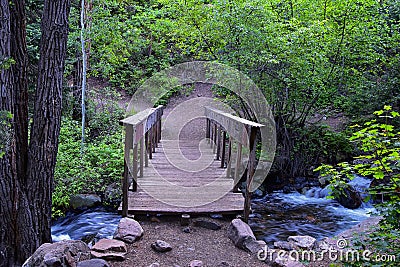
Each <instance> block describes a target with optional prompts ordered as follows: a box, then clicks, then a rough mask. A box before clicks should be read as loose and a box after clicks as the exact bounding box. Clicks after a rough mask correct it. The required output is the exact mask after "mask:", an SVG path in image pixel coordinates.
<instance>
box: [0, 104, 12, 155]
mask: <svg viewBox="0 0 400 267" xmlns="http://www.w3.org/2000/svg"><path fill="white" fill-rule="evenodd" d="M12 117H13V115H12V114H11V113H10V112H9V111H5V110H0V158H1V157H3V156H4V155H5V154H6V151H7V148H8V144H9V142H10V127H11V123H10V120H11V119H12Z"/></svg>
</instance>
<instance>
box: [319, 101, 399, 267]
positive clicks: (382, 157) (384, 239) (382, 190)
mask: <svg viewBox="0 0 400 267" xmlns="http://www.w3.org/2000/svg"><path fill="white" fill-rule="evenodd" d="M374 115H375V117H376V118H373V119H372V120H370V121H368V122H366V123H364V125H363V127H360V126H359V125H356V126H354V127H357V128H361V129H360V130H358V131H357V132H355V133H354V134H353V135H352V137H351V138H350V140H351V141H352V142H355V143H356V144H357V145H358V148H359V152H360V155H359V156H357V157H356V161H355V162H354V163H348V162H342V163H340V164H338V165H337V166H336V167H333V166H330V165H322V166H320V167H318V168H317V169H316V171H320V172H321V175H322V176H328V177H330V180H331V187H332V191H333V194H334V195H341V194H342V193H343V191H344V190H345V188H346V184H347V181H348V180H351V179H352V178H353V177H354V174H358V175H362V176H366V177H371V178H373V179H374V180H375V183H376V185H374V186H372V188H371V189H370V193H371V195H372V196H375V197H376V196H379V195H382V194H383V195H384V196H385V197H384V198H383V199H384V201H383V202H382V203H378V204H375V207H376V208H377V214H378V215H380V216H382V217H383V220H382V221H381V222H380V224H379V227H378V228H377V229H376V231H374V232H373V233H371V234H369V235H367V236H366V238H364V239H362V240H361V239H358V240H356V242H355V246H356V248H360V249H366V248H368V249H370V250H371V249H372V250H373V252H374V255H383V254H386V255H389V254H390V255H395V256H396V257H397V260H398V259H399V258H400V246H399V245H398V244H399V236H400V235H399V234H400V153H399V151H400V132H398V131H396V129H395V127H393V125H391V124H389V121H390V120H392V119H394V118H396V117H399V116H400V114H399V113H398V112H396V111H393V110H392V107H391V106H384V109H383V110H379V111H375V112H374ZM366 242H368V243H367V245H365V243H366ZM397 264H398V262H382V265H379V264H377V263H376V262H364V261H362V262H354V263H351V264H350V265H352V266H398V265H397Z"/></svg>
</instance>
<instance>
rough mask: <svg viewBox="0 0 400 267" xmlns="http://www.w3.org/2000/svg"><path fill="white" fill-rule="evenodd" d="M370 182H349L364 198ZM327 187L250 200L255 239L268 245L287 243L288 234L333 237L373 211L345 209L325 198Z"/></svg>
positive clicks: (369, 207)
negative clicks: (261, 240)
mask: <svg viewBox="0 0 400 267" xmlns="http://www.w3.org/2000/svg"><path fill="white" fill-rule="evenodd" d="M370 183H371V181H370V180H368V179H365V178H362V177H356V178H354V179H353V180H352V181H350V182H349V184H350V185H351V186H353V188H355V189H356V190H357V191H358V192H361V196H362V197H366V193H365V191H366V189H367V188H369V185H370ZM329 191H330V189H329V187H325V188H318V187H315V188H311V189H310V190H308V191H307V192H306V194H305V195H302V194H300V193H291V194H283V193H273V194H269V195H266V196H265V197H263V198H260V199H254V200H253V201H252V209H253V214H251V215H250V216H251V217H250V220H249V224H250V227H251V228H252V230H253V231H254V234H255V235H256V237H257V239H263V240H264V241H265V242H266V243H267V244H272V243H273V242H274V241H278V240H281V241H286V239H287V238H288V236H291V235H310V236H313V237H315V238H317V239H322V238H323V237H332V236H334V235H336V234H338V233H340V232H342V231H344V230H346V229H349V228H351V227H352V226H354V225H356V224H357V223H359V222H361V221H363V220H365V219H367V218H368V217H369V216H370V215H369V213H370V212H373V211H374V210H375V209H374V208H373V207H372V204H371V203H363V204H362V206H361V207H360V208H358V209H354V210H352V209H347V208H344V207H343V206H341V205H340V204H339V203H338V202H337V201H336V200H332V199H327V198H326V196H328V194H329Z"/></svg>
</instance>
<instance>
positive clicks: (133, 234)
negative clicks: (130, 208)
mask: <svg viewBox="0 0 400 267" xmlns="http://www.w3.org/2000/svg"><path fill="white" fill-rule="evenodd" d="M143 232H144V231H143V228H142V226H140V224H139V223H138V222H137V221H136V220H134V219H130V218H122V219H121V221H120V222H119V224H118V228H117V230H116V231H115V234H114V238H115V239H119V240H122V241H124V242H126V243H129V244H132V243H133V242H135V241H137V240H139V239H140V238H141V237H142V236H143Z"/></svg>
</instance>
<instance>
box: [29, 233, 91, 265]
mask: <svg viewBox="0 0 400 267" xmlns="http://www.w3.org/2000/svg"><path fill="white" fill-rule="evenodd" d="M88 259H90V249H89V247H88V245H87V244H85V243H84V242H82V241H78V240H67V241H61V242H57V243H45V244H43V245H41V246H40V247H39V248H38V249H37V250H36V251H35V253H33V255H32V256H31V257H30V258H29V259H28V260H26V262H25V263H24V265H23V266H24V267H34V266H48V267H58V266H76V264H77V263H78V262H79V261H82V260H88Z"/></svg>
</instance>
